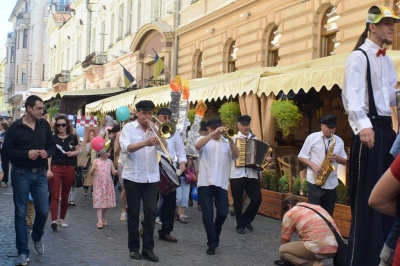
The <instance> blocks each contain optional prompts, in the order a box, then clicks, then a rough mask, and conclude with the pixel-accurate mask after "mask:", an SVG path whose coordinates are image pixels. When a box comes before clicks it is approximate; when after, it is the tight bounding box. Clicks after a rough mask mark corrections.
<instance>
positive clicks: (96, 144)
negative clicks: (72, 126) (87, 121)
mask: <svg viewBox="0 0 400 266" xmlns="http://www.w3.org/2000/svg"><path fill="white" fill-rule="evenodd" d="M105 145H106V141H105V140H104V139H103V138H102V137H95V138H93V139H92V148H93V149H94V150H95V151H101V150H102V149H103V148H104V146H105Z"/></svg>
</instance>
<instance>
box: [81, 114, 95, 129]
mask: <svg viewBox="0 0 400 266" xmlns="http://www.w3.org/2000/svg"><path fill="white" fill-rule="evenodd" d="M97 125H98V121H97V116H94V115H77V116H76V127H79V126H84V127H97Z"/></svg>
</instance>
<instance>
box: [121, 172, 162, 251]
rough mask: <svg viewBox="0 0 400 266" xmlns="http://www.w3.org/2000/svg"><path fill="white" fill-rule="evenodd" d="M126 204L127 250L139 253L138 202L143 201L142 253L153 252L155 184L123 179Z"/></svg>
mask: <svg viewBox="0 0 400 266" xmlns="http://www.w3.org/2000/svg"><path fill="white" fill-rule="evenodd" d="M124 186H125V191H126V202H127V205H128V211H127V216H128V248H129V251H130V252H132V251H139V249H140V237H139V214H140V201H141V200H142V201H143V211H144V226H143V248H142V252H143V251H153V248H154V238H153V234H154V227H155V223H156V208H157V183H136V182H133V181H129V180H127V179H124Z"/></svg>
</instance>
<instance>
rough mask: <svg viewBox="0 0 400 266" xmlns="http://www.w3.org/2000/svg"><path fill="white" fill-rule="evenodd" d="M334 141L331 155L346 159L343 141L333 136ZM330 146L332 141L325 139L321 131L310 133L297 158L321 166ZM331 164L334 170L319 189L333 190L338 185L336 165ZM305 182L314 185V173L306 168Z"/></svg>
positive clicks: (334, 163) (335, 163)
mask: <svg viewBox="0 0 400 266" xmlns="http://www.w3.org/2000/svg"><path fill="white" fill-rule="evenodd" d="M335 139H336V144H335V148H334V149H333V153H334V154H337V155H339V156H340V157H343V158H345V159H347V155H346V152H345V151H344V143H343V140H342V139H341V138H340V137H339V136H337V135H335ZM332 144H333V139H332V138H329V139H327V138H325V136H324V135H323V134H322V132H321V131H320V132H315V133H312V134H310V135H309V136H308V137H307V138H306V140H305V141H304V145H303V147H302V148H301V151H300V153H299V156H298V157H300V158H305V159H308V160H310V161H311V162H313V163H316V164H318V165H321V164H322V162H323V161H324V159H325V150H329V147H330V146H331V145H332ZM332 164H333V165H334V166H335V169H336V170H335V171H332V172H331V174H330V175H329V177H328V179H327V180H326V183H325V184H324V185H323V186H322V187H321V188H324V189H334V188H335V187H336V186H337V185H338V184H339V181H338V179H337V168H338V163H337V162H332ZM307 181H308V182H310V183H311V184H315V173H314V171H313V170H312V169H311V168H310V167H308V166H307Z"/></svg>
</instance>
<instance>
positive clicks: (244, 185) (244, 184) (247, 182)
mask: <svg viewBox="0 0 400 266" xmlns="http://www.w3.org/2000/svg"><path fill="white" fill-rule="evenodd" d="M250 122H251V117H250V116H249V115H241V116H239V117H238V123H237V127H238V129H239V132H238V133H237V135H236V136H234V137H233V141H235V142H236V139H238V138H241V139H257V137H256V136H255V135H253V134H252V133H251V132H250ZM266 160H267V161H271V157H267V158H266ZM258 177H259V173H258V170H257V169H255V168H250V167H246V166H244V167H237V166H236V162H235V161H234V160H233V161H231V174H230V179H229V183H230V186H231V193H232V198H233V206H234V212H235V217H236V232H238V233H239V234H244V233H245V228H247V229H248V230H250V231H253V230H254V228H253V226H252V225H251V222H252V221H253V220H254V218H255V216H256V214H257V211H258V208H259V207H260V204H261V200H262V196H261V189H260V180H259V179H258ZM243 192H246V194H247V196H248V197H249V199H250V203H249V205H248V206H247V208H246V210H245V212H242V207H243Z"/></svg>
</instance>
